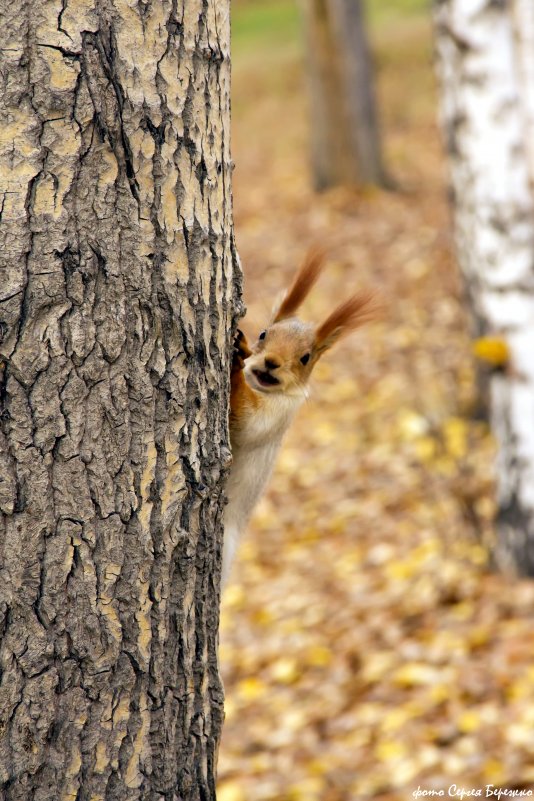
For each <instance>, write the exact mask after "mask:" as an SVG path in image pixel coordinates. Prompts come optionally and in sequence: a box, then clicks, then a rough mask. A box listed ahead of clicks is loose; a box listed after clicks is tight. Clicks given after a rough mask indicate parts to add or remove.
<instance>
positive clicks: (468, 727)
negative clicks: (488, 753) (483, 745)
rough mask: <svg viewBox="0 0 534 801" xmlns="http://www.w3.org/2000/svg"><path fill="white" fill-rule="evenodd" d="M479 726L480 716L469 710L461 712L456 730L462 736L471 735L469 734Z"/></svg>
mask: <svg viewBox="0 0 534 801" xmlns="http://www.w3.org/2000/svg"><path fill="white" fill-rule="evenodd" d="M480 724H481V720H480V716H479V715H478V714H477V713H476V712H474V711H473V710H471V709H466V711H465V712H462V714H461V715H460V717H459V718H458V722H457V726H458V730H459V731H461V732H462V734H471V732H474V731H476V730H477V729H478V728H480Z"/></svg>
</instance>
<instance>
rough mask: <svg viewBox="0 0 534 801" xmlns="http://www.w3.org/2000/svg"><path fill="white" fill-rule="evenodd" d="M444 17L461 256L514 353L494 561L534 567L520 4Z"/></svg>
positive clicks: (478, 326)
mask: <svg viewBox="0 0 534 801" xmlns="http://www.w3.org/2000/svg"><path fill="white" fill-rule="evenodd" d="M527 6H528V4H526V5H522V4H521V3H518V4H517V7H516V11H517V12H518V13H520V9H521V8H523V10H525V9H526V10H527V12H528V11H529V9H528V8H527ZM435 22H436V42H437V55H438V70H439V77H440V81H441V97H442V106H441V109H442V119H443V127H444V131H445V136H446V141H447V145H448V151H449V156H450V169H451V181H452V188H453V195H454V201H453V206H454V221H455V230H456V245H457V253H458V259H459V263H460V267H461V269H462V272H463V275H464V278H465V284H466V287H467V293H468V296H469V300H470V306H471V310H472V313H473V319H474V323H473V328H474V333H475V335H478V336H480V335H487V334H490V335H492V336H498V337H500V338H502V339H504V340H505V342H506V344H507V348H508V351H509V360H508V365H507V366H506V368H505V369H501V370H494V371H493V372H492V373H491V375H490V377H489V395H490V410H491V411H490V415H491V426H492V428H493V431H494V434H495V436H496V439H497V443H498V462H497V481H498V502H499V515H498V521H497V525H498V543H497V548H496V561H497V563H498V564H499V565H500V566H501V567H503V568H506V569H512V570H514V571H516V572H519V573H523V574H528V575H534V358H533V354H534V202H533V196H532V189H531V185H530V184H529V169H528V155H527V154H528V150H527V145H526V143H527V132H528V130H529V126H528V124H527V115H526V107H525V96H524V95H523V94H522V85H524V84H522V79H521V69H520V61H521V59H520V58H519V55H518V48H517V39H516V38H514V26H513V20H512V3H511V2H500V3H495V2H489V0H437V2H436V3H435ZM517 24H519V26H520V25H521V20H520V19H516V25H517ZM524 57H525V53H524V52H523V58H524ZM529 57H530V59H531V60H534V51H533V52H532V53H530V56H529ZM533 63H534V62H533Z"/></svg>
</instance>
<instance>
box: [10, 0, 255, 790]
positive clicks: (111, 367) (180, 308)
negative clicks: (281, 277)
mask: <svg viewBox="0 0 534 801" xmlns="http://www.w3.org/2000/svg"><path fill="white" fill-rule="evenodd" d="M0 16H1V19H2V25H1V26H0V35H1V38H2V40H3V41H2V50H1V51H0V57H1V69H0V79H1V88H0V97H1V103H2V108H1V123H0V155H1V163H2V181H1V192H0V210H1V229H0V243H1V244H0V251H1V257H2V263H1V267H0V363H1V371H0V393H1V394H0V402H1V406H0V414H1V429H0V460H1V464H0V513H1V514H0V568H1V571H0V632H1V634H2V641H1V651H0V667H1V684H0V796H1V797H2V799H5V801H28V800H29V799H35V801H52V800H53V801H67V799H72V801H74V799H78V801H82V800H84V801H89V799H91V801H126V800H127V799H128V800H130V799H144V801H156V799H158V801H162V800H163V799H166V800H168V801H171V799H173V800H175V801H178V799H180V800H181V801H185V800H186V799H202V800H203V801H206V800H207V799H214V798H215V791H214V772H215V763H216V753H217V746H218V739H219V734H220V730H221V723H222V716H223V694H222V689H221V684H220V680H219V674H218V665H217V629H218V606H219V571H220V558H221V536H222V526H221V512H222V505H223V490H222V483H223V478H224V466H225V465H226V464H227V463H228V460H229V447H228V431H227V402H228V372H229V371H228V355H229V352H230V344H231V343H230V332H231V329H232V324H233V321H234V318H235V316H236V313H237V311H238V310H239V300H238V290H239V280H240V279H239V267H238V263H237V259H236V254H235V251H234V245H233V234H232V217H231V189H230V175H231V163H230V154H229V8H228V2H227V0H187V2H186V3H185V4H183V5H179V4H177V3H176V2H175V0H159V1H158V2H151V1H150V0H146V2H144V1H140V2H138V3H131V2H128V0H90V1H89V2H84V3H79V2H75V1H74V0H34V1H33V2H29V1H28V2H24V1H23V2H21V3H12V2H8V0H0Z"/></svg>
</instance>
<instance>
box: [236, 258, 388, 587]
mask: <svg viewBox="0 0 534 801" xmlns="http://www.w3.org/2000/svg"><path fill="white" fill-rule="evenodd" d="M322 266H323V258H322V255H321V254H319V253H317V252H315V253H313V252H312V253H310V254H308V256H307V257H306V259H305V260H304V263H303V264H302V266H301V268H300V270H299V271H298V273H297V275H296V277H295V279H294V281H293V283H292V285H291V287H290V288H289V290H288V291H287V292H286V294H285V296H284V297H283V299H282V302H281V303H280V304H279V306H278V307H277V308H276V309H275V311H274V312H273V316H272V319H271V322H270V323H269V325H268V326H267V328H266V329H265V330H264V331H262V332H261V333H260V335H259V337H258V341H257V342H256V344H255V345H253V347H252V348H250V347H249V345H248V342H247V339H246V337H245V335H244V334H243V332H242V331H240V330H238V332H237V335H236V338H235V341H234V355H233V362H232V369H231V394H230V443H231V447H232V457H233V460H232V465H231V467H230V473H229V476H228V481H227V485H226V494H227V496H228V504H227V506H226V508H225V511H224V545H223V564H222V584H223V586H224V584H225V583H226V581H227V579H228V575H229V572H230V566H231V563H232V560H233V558H234V555H235V551H236V549H237V546H238V543H239V539H240V536H241V534H242V532H243V531H244V529H245V527H246V525H247V523H248V521H249V519H250V517H251V515H252V511H253V509H254V507H255V505H256V503H257V501H258V500H259V498H260V497H261V495H262V492H263V490H264V488H265V485H266V483H267V481H268V479H269V477H270V474H271V471H272V469H273V466H274V462H275V459H276V455H277V453H278V450H279V448H280V445H281V443H282V438H283V436H284V434H285V432H286V431H287V429H288V428H289V426H290V424H291V421H292V420H293V417H294V416H295V414H296V412H297V410H298V409H299V407H300V406H301V404H302V403H303V402H304V400H306V398H307V397H308V381H309V378H310V375H311V373H312V370H313V368H314V367H315V365H316V364H317V361H318V360H319V358H320V357H321V356H322V355H323V353H325V351H327V350H328V349H329V348H331V347H332V345H334V344H335V343H336V342H337V341H338V340H339V339H341V337H343V336H345V335H346V334H348V333H350V332H351V331H353V330H354V329H356V328H359V327H360V326H361V325H363V324H364V323H366V322H368V321H369V320H371V319H374V318H375V317H376V312H377V308H378V306H377V303H376V301H375V294H374V293H373V292H360V293H358V294H355V295H353V296H351V297H349V298H348V300H346V301H344V302H343V303H341V304H340V305H339V306H338V307H337V308H336V309H334V311H333V312H332V313H331V314H330V315H329V316H328V317H327V318H326V320H325V321H324V322H323V323H321V324H320V325H319V326H315V325H313V324H312V323H306V322H303V321H302V320H300V319H298V318H297V317H296V316H295V315H296V312H297V310H298V309H299V307H300V305H301V304H302V302H303V301H304V300H305V298H306V297H307V295H308V293H309V292H310V290H311V289H312V287H313V286H314V285H315V283H316V281H317V279H318V278H319V275H320V273H321V270H322Z"/></svg>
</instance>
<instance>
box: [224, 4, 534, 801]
mask: <svg viewBox="0 0 534 801" xmlns="http://www.w3.org/2000/svg"><path fill="white" fill-rule="evenodd" d="M368 12H369V13H368V33H369V36H370V40H371V45H372V49H373V57H374V63H375V68H376V80H377V94H378V106H379V110H380V118H381V126H382V133H383V145H384V161H385V163H386V165H387V170H388V173H389V174H390V175H391V177H392V178H393V179H394V181H395V183H396V185H397V190H396V191H394V192H391V191H383V190H379V189H366V190H362V191H359V192H357V191H354V190H348V189H343V188H338V189H331V190H329V191H327V192H324V193H321V194H316V193H315V192H314V191H313V185H312V178H311V174H310V166H309V165H310V157H309V152H310V130H309V116H308V101H307V95H306V83H305V75H304V70H305V54H304V48H303V38H302V33H301V20H300V17H299V13H298V9H297V7H296V5H295V4H294V3H293V2H291V0H235V1H234V7H233V155H234V160H235V162H236V169H235V173H234V179H235V181H234V198H235V224H236V234H237V242H238V248H239V252H240V256H241V258H242V261H243V266H244V270H245V277H246V283H245V296H246V301H247V304H248V308H249V311H248V315H247V318H246V320H245V322H244V324H243V328H244V330H245V331H246V333H247V335H248V336H249V337H250V338H253V339H254V338H255V337H256V336H257V334H258V332H259V330H261V328H262V327H264V325H265V323H266V321H267V320H268V316H269V311H270V309H271V307H272V304H273V301H274V299H275V297H276V296H277V294H278V292H279V291H280V290H281V289H282V288H283V287H285V286H286V285H287V284H288V282H289V280H290V278H291V276H292V274H293V273H294V271H295V269H296V268H297V266H298V264H299V262H300V260H301V258H302V256H303V255H304V252H305V251H306V249H307V248H308V246H309V245H310V244H312V243H319V244H320V245H321V246H322V247H324V249H325V250H326V252H327V254H328V266H327V269H326V271H325V274H324V275H323V277H322V280H321V283H320V286H319V288H318V289H317V290H316V291H315V292H314V293H313V294H312V297H311V298H310V299H309V301H307V303H306V306H305V309H304V311H303V315H304V316H307V317H308V318H309V319H312V320H319V319H320V318H321V317H322V316H324V315H326V314H327V313H328V312H329V310H330V309H331V308H332V307H333V305H334V304H335V303H337V302H339V300H340V299H342V298H344V297H345V296H346V295H347V294H348V293H349V292H352V291H354V290H355V289H358V288H362V287H368V286H370V285H371V286H379V287H381V289H382V290H383V291H384V293H385V294H386V295H387V296H388V297H389V299H390V305H389V308H388V314H387V318H386V319H385V320H384V321H383V322H381V323H377V324H374V325H373V326H371V327H369V328H368V329H365V330H362V332H361V333H359V334H358V335H355V336H353V338H352V339H350V340H348V341H346V342H345V343H344V344H343V345H342V346H340V347H339V348H338V349H337V351H334V352H333V354H332V355H329V356H328V357H327V358H325V360H324V363H320V365H319V366H318V368H317V370H316V374H315V380H314V382H313V394H312V398H311V399H310V401H309V403H308V404H307V405H306V406H305V408H304V409H303V410H302V411H301V413H300V415H299V418H298V420H297V422H296V424H295V425H294V426H293V428H292V430H291V432H290V435H289V436H288V438H287V440H286V442H285V446H284V448H283V450H282V453H281V456H280V459H279V462H278V466H277V469H276V473H275V475H274V477H273V480H272V482H271V485H270V489H269V492H268V493H267V496H266V497H265V498H264V499H263V501H262V502H261V505H260V506H259V508H258V511H257V513H256V515H255V519H254V523H253V526H251V530H250V532H249V533H248V535H247V537H246V539H245V541H244V542H243V544H242V547H241V550H240V554H239V558H238V562H237V564H236V565H235V567H234V572H233V575H232V578H231V582H230V584H229V586H228V589H227V590H226V593H225V596H224V599H223V621H222V630H221V661H222V672H223V677H224V682H225V687H226V711H227V720H226V724H225V730H224V736H223V742H222V746H221V755H220V764H219V789H218V799H219V801H319V800H320V801H356V799H358V801H361V800H362V799H383V800H384V801H385V800H386V799H388V801H389V800H391V801H393V799H405V798H411V797H412V792H413V790H415V789H417V787H418V786H419V785H421V787H422V788H427V789H429V788H434V789H443V788H445V791H447V788H448V787H449V785H450V784H452V783H456V784H458V785H459V786H463V787H465V788H472V787H484V785H485V784H486V783H493V784H496V785H500V786H506V787H508V788H531V787H534V666H533V664H532V654H533V652H534V629H533V626H532V608H533V602H534V585H533V583H532V582H531V581H530V582H529V581H525V580H518V579H511V578H506V577H503V576H502V575H498V574H495V573H492V572H491V570H490V566H489V564H488V556H487V553H488V547H487V546H488V545H491V542H492V538H493V524H492V520H493V517H494V512H495V501H494V486H493V468H492V464H493V460H494V445H493V443H492V439H491V437H490V435H489V432H488V428H487V424H486V423H485V422H483V421H481V420H477V419H476V414H475V412H476V406H477V392H476V378H475V371H474V363H473V354H472V342H471V337H470V335H469V329H468V322H467V317H466V311H465V304H464V300H463V290H462V285H461V282H460V280H459V275H458V270H457V267H456V264H455V259H454V255H453V247H452V237H451V226H450V212H449V209H448V205H447V177H446V169H445V162H444V155H443V152H442V145H441V141H440V135H439V132H438V128H437V89H436V85H435V78H434V69H433V62H432V31H431V20H430V13H429V8H428V3H427V2H425V0H395V1H393V0H389V2H388V0H371V2H370V3H368Z"/></svg>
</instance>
